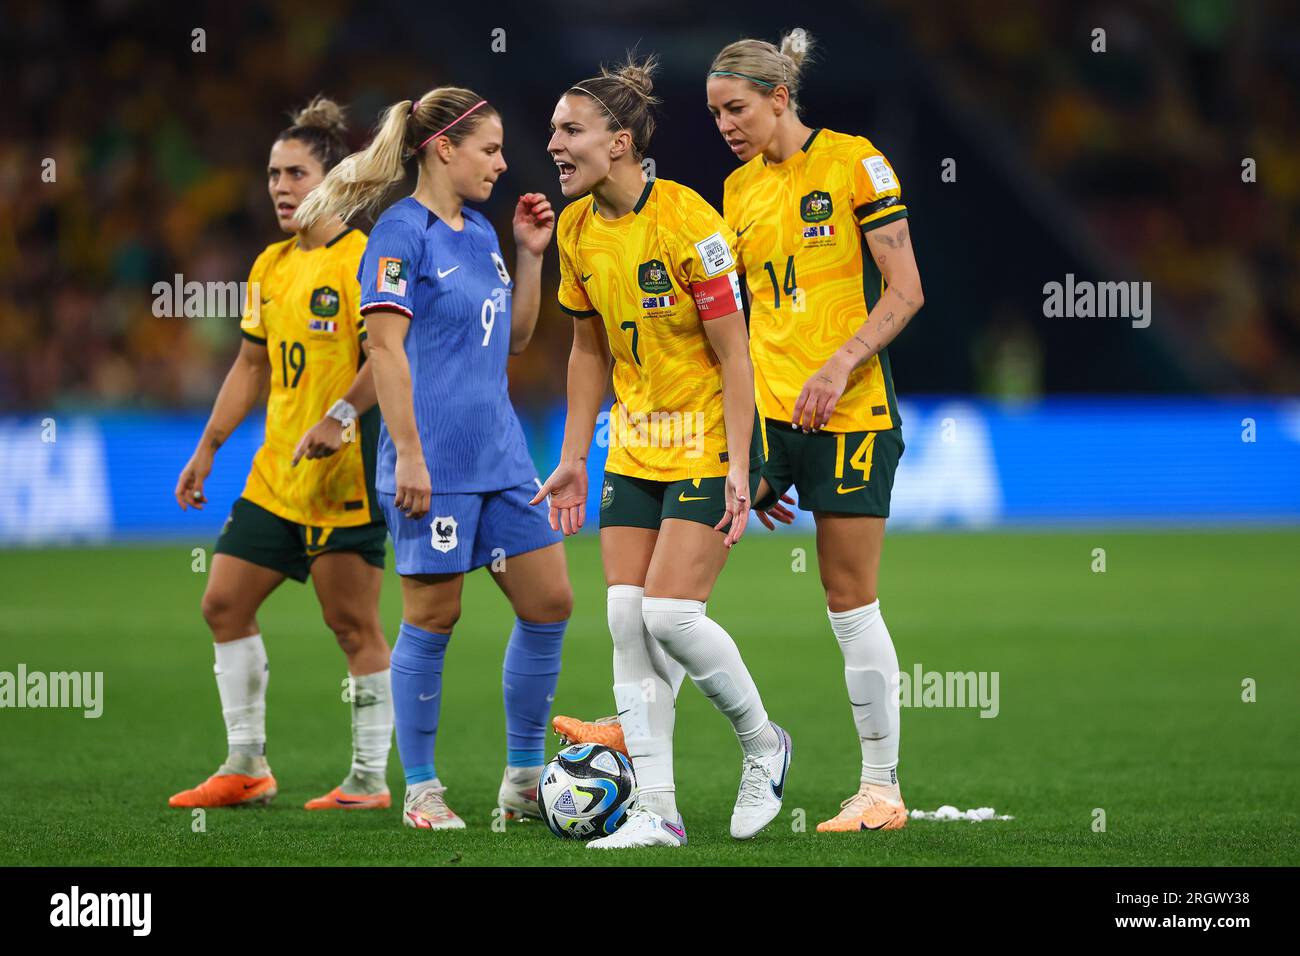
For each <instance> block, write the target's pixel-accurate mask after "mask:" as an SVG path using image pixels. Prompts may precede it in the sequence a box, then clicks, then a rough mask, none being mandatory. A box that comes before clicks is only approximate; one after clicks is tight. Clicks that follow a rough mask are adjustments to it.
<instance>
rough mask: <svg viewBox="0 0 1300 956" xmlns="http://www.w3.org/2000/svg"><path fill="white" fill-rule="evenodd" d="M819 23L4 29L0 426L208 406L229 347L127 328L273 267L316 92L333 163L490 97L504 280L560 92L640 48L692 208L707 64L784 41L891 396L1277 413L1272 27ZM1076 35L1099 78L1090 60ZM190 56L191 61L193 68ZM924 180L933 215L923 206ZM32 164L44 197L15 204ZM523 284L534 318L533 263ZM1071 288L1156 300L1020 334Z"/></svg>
mask: <svg viewBox="0 0 1300 956" xmlns="http://www.w3.org/2000/svg"><path fill="white" fill-rule="evenodd" d="M835 6H836V7H837V8H838V10H839V11H840V12H834V11H832V10H828V11H826V12H822V13H813V12H808V13H802V12H801V13H800V14H799V15H798V16H794V18H793V19H792V16H793V14H792V13H786V12H782V11H781V10H779V9H776V8H772V9H768V8H766V7H763V6H762V5H761V4H760V5H757V6H753V7H752V11H751V15H748V16H746V17H745V18H743V19H742V18H738V17H727V18H714V19H712V20H711V21H710V22H709V23H708V24H707V25H702V24H698V23H697V22H696V20H695V18H694V15H693V14H692V13H691V12H690V10H691V8H690V7H689V6H687V7H675V6H674V5H672V4H667V5H665V4H661V3H654V4H650V3H642V2H633V3H630V4H627V5H621V6H620V7H619V9H618V10H617V11H612V10H610V9H608V6H602V5H601V4H597V3H593V2H590V0H578V2H575V3H567V4H564V5H563V7H560V6H559V5H554V6H552V5H548V4H533V5H531V6H530V7H529V9H528V12H519V13H512V12H509V11H507V10H505V9H504V8H495V9H493V10H470V9H459V10H452V9H446V8H444V6H443V5H441V4H438V5H429V6H424V5H418V4H395V5H392V9H388V8H386V7H385V8H376V7H374V6H373V5H361V4H353V3H348V2H344V0H322V2H313V3H310V4H307V3H300V2H295V0H284V2H278V3H269V4H263V5H260V6H257V7H252V6H247V5H226V6H218V5H211V6H206V7H205V6H203V5H199V6H198V7H194V8H191V9H181V8H179V7H175V8H173V7H169V8H166V9H161V8H158V7H156V6H146V5H134V4H131V3H128V2H115V0H99V2H95V3H90V4H85V5H78V6H77V8H76V11H77V12H76V13H75V15H74V14H72V12H71V11H70V10H69V9H68V8H61V7H60V5H58V4H37V5H29V4H21V3H7V4H5V10H4V14H3V16H4V20H5V22H6V29H5V31H4V33H5V38H4V40H3V44H4V47H5V49H6V56H5V66H4V67H3V69H4V71H5V74H6V75H7V77H8V80H7V81H6V84H5V86H6V89H7V91H8V92H7V96H6V98H7V99H8V100H9V102H8V103H7V104H6V109H5V110H4V111H3V118H2V119H0V130H2V131H3V135H2V136H0V204H2V205H3V215H0V405H2V406H3V407H4V408H6V409H10V410H23V409H27V410H37V409H50V410H53V409H56V408H57V409H68V408H73V409H82V408H85V409H94V410H101V409H109V408H118V407H133V408H152V409H200V408H203V407H205V406H207V405H209V404H210V402H211V400H212V398H213V396H214V395H215V393H216V390H217V388H218V387H219V385H220V382H221V379H222V377H223V376H224V374H225V372H226V370H227V368H228V367H229V364H230V361H231V359H232V357H233V355H234V352H235V350H236V349H237V347H238V330H237V319H233V318H216V317H210V318H190V319H177V318H155V317H154V316H153V314H152V302H153V293H152V287H153V285H154V283H156V282H160V281H161V282H170V281H171V279H172V276H173V275H174V274H177V273H179V274H181V275H183V276H184V278H185V280H186V281H194V280H198V281H201V282H207V281H215V282H228V281H242V280H244V279H246V278H247V272H248V268H249V266H250V264H251V263H252V261H253V259H254V257H255V256H256V255H257V253H258V252H259V251H260V250H261V249H262V248H263V246H265V245H266V244H267V243H269V242H272V241H276V240H278V239H279V238H280V236H279V235H278V233H277V231H276V229H275V224H274V220H273V217H272V214H271V210H270V206H269V200H268V198H267V194H266V189H265V180H264V172H263V168H264V163H265V157H266V152H267V149H268V148H269V145H270V143H271V141H272V139H273V138H274V136H275V134H276V133H277V132H278V131H279V130H280V129H281V128H282V127H283V126H284V125H286V119H287V113H288V111H290V110H291V109H293V108H295V107H297V106H300V105H302V104H303V103H305V102H306V100H307V99H309V98H310V96H311V95H312V94H314V93H316V92H318V91H320V92H325V93H326V94H328V95H331V96H333V97H335V98H337V99H339V100H340V101H342V102H344V103H346V104H348V106H349V121H350V127H351V133H352V140H353V144H354V145H355V146H358V147H359V146H361V145H363V144H364V142H365V140H366V135H367V133H368V130H369V128H370V127H371V125H372V124H373V123H374V121H375V119H376V117H377V115H378V112H379V110H380V109H381V108H382V107H383V106H384V105H385V104H387V103H389V102H392V101H394V100H397V99H401V98H407V97H411V96H415V95H418V94H419V93H420V92H422V91H424V90H426V89H428V88H430V87H432V86H435V85H438V84H441V83H457V84H459V85H469V86H473V87H474V88H476V89H478V90H479V91H480V92H481V93H483V94H484V95H485V96H487V97H489V98H490V99H491V100H492V101H493V102H494V103H495V104H497V105H498V106H499V108H500V109H501V112H502V114H503V116H504V118H505V124H506V158H507V160H508V161H509V162H510V164H511V171H510V172H509V173H507V176H506V178H505V180H503V182H502V184H501V185H500V186H499V187H498V190H497V194H496V195H495V196H494V198H493V201H492V203H491V204H490V206H489V207H488V209H487V210H486V211H487V212H488V214H489V215H490V216H491V217H492V218H493V219H494V221H495V222H496V224H497V226H498V229H499V231H500V233H501V235H502V244H503V247H505V249H506V251H507V254H508V256H510V255H511V252H512V243H511V241H510V238H509V228H510V227H509V212H510V207H511V206H512V204H513V197H514V196H515V195H517V194H518V193H519V192H523V191H526V190H531V189H541V190H542V191H545V192H547V193H548V195H550V196H551V198H552V199H553V200H554V201H556V202H557V203H558V202H560V201H561V200H560V197H559V191H558V188H557V187H556V185H555V180H554V170H553V167H552V166H551V164H550V162H549V159H548V157H547V156H546V155H545V142H546V138H547V129H546V126H547V119H548V118H549V114H550V109H551V106H552V104H553V102H554V99H555V97H556V96H557V95H558V94H559V93H560V92H562V90H563V88H564V86H565V84H567V83H569V82H574V81H577V80H578V79H580V78H581V77H583V76H587V75H590V74H591V73H592V72H593V71H594V68H595V66H596V64H597V62H598V61H600V60H607V61H608V60H613V59H616V58H618V57H619V56H620V54H621V52H622V50H623V48H624V47H627V46H631V45H632V44H635V43H637V42H638V41H639V42H640V49H641V51H642V52H647V51H651V50H653V51H656V52H658V53H659V54H660V55H661V56H662V57H663V60H664V64H665V65H664V71H663V73H662V75H661V76H660V77H659V84H658V91H659V92H660V94H661V95H662V96H663V97H664V99H665V103H664V107H663V115H664V117H665V119H664V122H663V123H662V125H661V128H660V132H659V133H658V134H657V138H656V141H655V143H654V144H652V149H651V153H652V156H653V158H655V160H656V162H657V165H658V170H659V175H661V176H665V177H667V178H672V179H678V180H680V181H683V182H686V183H688V184H690V185H692V186H694V187H695V188H697V189H699V190H700V192H701V193H703V194H704V195H705V197H706V198H708V199H710V200H711V201H713V202H715V203H718V204H720V200H721V183H722V179H723V177H724V176H725V174H726V173H727V172H728V171H729V169H730V168H731V167H732V165H733V162H732V160H731V158H730V156H729V155H728V154H727V153H726V150H725V147H724V145H723V144H722V143H721V141H720V139H719V138H718V137H717V134H716V132H715V131H714V130H713V128H712V123H711V121H710V119H709V117H708V115H707V113H706V112H705V110H704V107H703V82H702V78H703V76H704V73H705V71H706V69H707V64H708V61H709V58H710V57H711V56H712V54H713V52H714V51H716V49H717V48H718V47H720V46H721V45H722V44H723V43H725V42H728V41H729V40H731V39H735V38H736V37H738V36H741V35H755V36H761V37H765V38H769V39H776V37H777V35H778V33H779V32H780V31H781V30H783V29H789V28H790V27H793V26H797V25H803V26H805V27H807V28H808V29H809V30H810V32H811V33H812V34H813V36H814V38H815V39H817V40H820V41H822V45H823V49H822V52H821V56H820V57H819V58H818V61H817V62H815V63H814V64H813V66H812V67H811V70H810V74H809V81H808V84H807V88H806V92H805V95H804V96H803V97H802V98H803V99H804V101H805V114H806V116H807V117H808V118H809V119H810V120H811V121H812V122H813V123H814V125H826V126H832V127H835V128H840V129H843V130H845V131H850V132H859V133H862V134H864V135H867V136H869V137H870V138H872V139H873V140H874V141H875V142H876V143H877V144H878V145H879V146H881V148H882V149H884V150H885V152H886V154H887V155H888V156H890V158H891V160H892V161H893V163H894V165H895V166H896V167H897V168H898V170H899V172H900V175H901V178H902V181H903V186H904V195H905V196H906V197H907V199H908V204H909V207H910V208H911V209H912V216H913V223H914V225H913V233H914V236H915V237H916V238H915V241H916V244H917V248H918V256H917V258H918V261H919V263H920V266H921V271H922V277H923V280H924V282H925V285H926V293H927V305H926V308H925V310H924V311H923V312H922V314H921V315H920V316H919V317H918V319H917V321H916V322H915V323H914V324H913V326H912V327H911V328H909V329H908V330H907V332H906V333H905V334H904V335H903V336H902V337H901V338H900V340H899V342H898V343H897V344H896V346H895V347H894V348H893V349H892V351H894V353H895V362H894V366H895V369H896V375H897V378H898V383H899V389H900V392H908V391H928V392H940V393H967V394H984V395H1001V396H1020V397H1032V396H1034V395H1037V394H1041V393H1042V392H1053V391H1065V392H1173V393H1177V392H1223V393H1231V392H1255V393H1259V392H1265V393H1286V392H1291V393H1294V392H1295V391H1296V386H1297V384H1298V383H1300V358H1298V356H1300V270H1298V269H1297V268H1296V264H1297V250H1300V94H1298V90H1300V18H1296V17H1295V16H1293V15H1292V16H1289V17H1288V16H1287V15H1286V13H1287V9H1288V5H1287V4H1285V3H1280V2H1279V3H1256V4H1237V3H1232V2H1230V0H1186V2H1181V3H1173V4H1158V5H1157V4H1132V5H1122V4H1115V3H1109V2H1089V3H1076V4H1064V3H1062V4H1054V5H1050V6H1049V5H1043V4H1027V3H1013V2H1009V0H997V2H992V3H981V4H978V5H965V4H944V5H942V8H941V9H940V8H939V7H938V6H937V5H929V4H922V5H916V4H911V3H907V2H905V0H889V2H887V3H884V4H873V5H865V4H864V5H861V6H860V7H858V8H851V7H846V6H841V5H835ZM848 10H852V11H853V12H851V13H846V12H844V11H848ZM1096 26H1101V27H1104V28H1106V29H1107V43H1108V51H1107V52H1106V53H1105V54H1096V53H1093V52H1091V50H1090V44H1091V30H1092V28H1093V27H1096ZM195 27H202V28H203V29H204V30H205V31H206V35H205V43H206V51H205V52H194V51H193V50H192V48H191V45H192V42H193V41H192V34H191V30H192V29H194V28H195ZM496 27H502V28H504V29H505V31H506V33H505V34H504V37H505V41H506V44H507V48H506V51H505V52H503V53H498V54H494V53H493V52H491V49H490V46H491V43H492V39H493V35H492V30H493V29H494V28H496ZM19 51H21V54H22V55H21V56H20V55H18V52H19ZM853 51H858V52H857V54H856V55H854V54H853ZM15 105H16V106H17V108H16V109H15V108H14V107H15ZM949 156H953V157H959V165H958V168H959V170H960V174H959V180H958V183H957V184H944V183H942V182H941V181H940V163H941V160H942V158H944V157H949ZM1246 157H1252V158H1254V159H1255V160H1256V162H1257V164H1258V182H1256V183H1253V184H1245V183H1243V182H1242V178H1241V163H1242V160H1243V159H1244V158H1246ZM46 158H51V159H53V160H54V161H55V163H56V167H55V168H56V171H57V178H56V181H55V182H53V183H45V182H42V180H41V176H40V174H41V170H42V162H43V161H44V160H45V159H46ZM410 185H411V180H410V179H408V182H407V184H406V186H407V188H408V189H409V187H410ZM397 195H400V193H395V194H394V196H395V197H396V196H397ZM359 224H360V225H362V226H365V225H366V224H365V223H359ZM1045 250H1046V251H1045ZM1036 257H1038V258H1036ZM548 268H549V270H550V276H549V279H548V285H547V288H551V289H553V288H554V282H555V273H556V271H557V266H556V259H555V255H554V253H553V252H552V253H551V254H550V255H549V257H548ZM1067 270H1070V271H1074V272H1077V273H1080V274H1081V275H1083V274H1090V273H1091V274H1092V275H1094V276H1095V277H1096V278H1099V279H1115V280H1146V279H1149V280H1151V282H1152V283H1153V284H1154V288H1155V296H1156V301H1157V308H1158V312H1157V317H1156V320H1155V322H1154V323H1153V326H1152V329H1150V330H1147V333H1138V332H1136V331H1133V330H1130V329H1129V327H1128V323H1126V322H1118V323H1117V322H1111V324H1109V325H1105V326H1102V325H1094V326H1089V327H1087V331H1083V330H1082V329H1081V327H1079V326H1077V325H1074V326H1072V325H1070V324H1069V323H1068V320H1049V319H1045V318H1043V316H1042V310H1041V303H1042V291H1041V290H1042V284H1043V282H1044V281H1048V280H1050V279H1057V280H1059V279H1062V278H1063V275H1064V272H1065V271H1067ZM1053 323H1055V324H1053ZM1094 330H1095V331H1094ZM569 341H570V330H569V323H568V320H567V319H566V318H565V317H564V316H563V315H562V314H561V313H560V312H559V310H558V308H557V307H556V306H555V303H554V302H553V301H551V300H550V297H548V298H547V301H546V302H545V303H544V306H543V315H542V320H541V323H540V327H539V333H538V337H537V339H536V340H535V344H534V346H533V347H532V348H530V350H529V351H528V352H527V353H525V354H524V355H523V356H521V357H519V358H517V359H515V360H514V361H513V362H512V367H511V379H512V392H513V395H514V397H515V401H516V403H517V404H518V405H519V406H520V408H521V410H523V411H524V412H525V413H527V409H529V408H530V407H533V406H535V405H542V404H544V405H548V406H549V405H553V404H554V403H555V402H556V401H558V400H562V398H563V372H562V370H563V368H564V365H565V361H566V356H567V352H568V346H569ZM908 357H911V360H910V361H909V359H908Z"/></svg>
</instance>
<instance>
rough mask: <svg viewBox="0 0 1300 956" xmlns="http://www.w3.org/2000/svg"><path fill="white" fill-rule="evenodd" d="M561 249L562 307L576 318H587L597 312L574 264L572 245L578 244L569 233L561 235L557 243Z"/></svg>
mask: <svg viewBox="0 0 1300 956" xmlns="http://www.w3.org/2000/svg"><path fill="white" fill-rule="evenodd" d="M557 245H558V246H559V249H560V290H559V296H558V297H559V300H560V308H561V309H563V310H564V311H565V312H567V313H568V314H569V315H571V316H573V317H574V318H575V319H587V318H590V317H591V316H593V315H595V314H596V310H595V309H594V308H592V305H591V299H590V298H588V297H587V290H586V288H585V287H584V286H583V284H582V282H581V281H580V279H579V276H578V270H577V268H575V266H574V262H573V252H572V249H571V247H572V246H574V245H576V243H575V242H574V240H573V238H571V237H570V236H569V235H561V237H560V241H559V242H558V243H557Z"/></svg>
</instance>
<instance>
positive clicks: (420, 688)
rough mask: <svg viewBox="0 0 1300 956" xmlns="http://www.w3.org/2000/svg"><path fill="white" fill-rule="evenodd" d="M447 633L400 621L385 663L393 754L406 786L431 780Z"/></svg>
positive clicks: (434, 774)
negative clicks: (390, 696) (390, 700)
mask: <svg viewBox="0 0 1300 956" xmlns="http://www.w3.org/2000/svg"><path fill="white" fill-rule="evenodd" d="M450 640H451V635H450V634H434V633H433V632H432V631H425V630H422V629H421V628H418V627H415V626H414V625H412V624H407V623H406V622H405V621H403V622H402V629H401V631H399V632H398V635H397V643H396V644H394V645H393V653H392V659H391V662H390V663H389V670H390V680H391V683H392V686H393V721H394V723H395V724H396V725H397V752H398V754H400V755H401V758H402V769H403V770H404V771H405V772H406V782H407V784H408V785H409V784H413V783H422V782H424V781H425V780H432V779H434V778H435V777H436V776H437V775H438V774H437V772H436V771H435V770H434V769H433V748H434V744H435V743H436V742H437V739H438V710H439V707H440V705H441V704H442V658H443V655H444V654H446V652H447V642H448V641H450Z"/></svg>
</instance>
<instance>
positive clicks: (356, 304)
mask: <svg viewBox="0 0 1300 956" xmlns="http://www.w3.org/2000/svg"><path fill="white" fill-rule="evenodd" d="M360 268H361V266H360V264H358V266H357V270H355V271H354V270H350V269H348V268H346V267H344V268H342V269H340V270H339V271H340V273H341V275H340V277H339V285H340V286H341V288H340V295H341V298H342V299H343V303H342V306H343V310H344V313H345V314H346V315H347V316H348V317H349V318H350V319H351V320H352V324H353V325H354V326H355V327H356V330H357V341H358V342H364V341H365V340H366V317H365V316H364V315H362V314H361V285H360V284H359V283H358V281H357V277H356V271H359V270H360Z"/></svg>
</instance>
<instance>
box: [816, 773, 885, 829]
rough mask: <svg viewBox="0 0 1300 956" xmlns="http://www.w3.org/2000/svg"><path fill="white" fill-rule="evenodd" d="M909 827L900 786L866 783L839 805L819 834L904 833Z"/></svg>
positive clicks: (820, 825)
mask: <svg viewBox="0 0 1300 956" xmlns="http://www.w3.org/2000/svg"><path fill="white" fill-rule="evenodd" d="M905 826H907V807H905V806H903V796H902V794H901V793H899V790H898V785H897V784H895V785H894V786H892V787H882V786H879V785H877V784H874V783H864V784H862V788H861V789H860V790H859V791H858V792H857V793H856V794H855V795H854V796H851V797H849V798H848V799H847V800H845V801H844V802H843V803H842V804H840V812H839V813H838V814H836V815H835V816H834V817H832V818H831V819H830V820H826V821H824V822H822V823H819V824H817V832H818V833H848V832H854V831H858V830H901V829H903V827H905Z"/></svg>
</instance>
